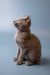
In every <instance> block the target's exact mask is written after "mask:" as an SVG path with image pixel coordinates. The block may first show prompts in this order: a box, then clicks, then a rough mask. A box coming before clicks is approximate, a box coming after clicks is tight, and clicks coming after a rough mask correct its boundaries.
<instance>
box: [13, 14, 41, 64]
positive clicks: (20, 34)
mask: <svg viewBox="0 0 50 75" xmlns="http://www.w3.org/2000/svg"><path fill="white" fill-rule="evenodd" d="M13 23H14V26H15V27H16V28H17V32H16V35H15V42H16V43H17V45H18V52H17V57H15V58H14V61H17V62H16V64H18V65H21V64H22V63H23V60H27V61H26V62H25V64H26V65H33V64H37V63H39V61H40V57H41V44H40V41H39V39H38V38H37V37H36V36H35V35H34V34H32V33H31V32H30V26H31V16H30V15H28V16H27V17H21V18H18V19H17V20H15V21H13Z"/></svg>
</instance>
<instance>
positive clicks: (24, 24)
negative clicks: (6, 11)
mask: <svg viewBox="0 0 50 75" xmlns="http://www.w3.org/2000/svg"><path fill="white" fill-rule="evenodd" d="M13 23H14V26H15V27H16V28H17V29H18V30H20V31H27V30H28V29H29V27H30V25H31V15H28V16H27V17H20V18H18V19H17V20H15V21H13Z"/></svg>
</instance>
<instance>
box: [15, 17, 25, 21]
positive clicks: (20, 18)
mask: <svg viewBox="0 0 50 75" xmlns="http://www.w3.org/2000/svg"><path fill="white" fill-rule="evenodd" d="M25 19H26V17H19V18H18V19H17V20H16V21H20V20H25Z"/></svg>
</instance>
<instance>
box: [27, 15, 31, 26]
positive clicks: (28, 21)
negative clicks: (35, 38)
mask: <svg viewBox="0 0 50 75" xmlns="http://www.w3.org/2000/svg"><path fill="white" fill-rule="evenodd" d="M28 24H31V15H30V14H29V15H28V16H27V17H26V25H28Z"/></svg>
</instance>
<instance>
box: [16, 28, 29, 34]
mask: <svg viewBox="0 0 50 75" xmlns="http://www.w3.org/2000/svg"><path fill="white" fill-rule="evenodd" d="M17 32H19V33H24V32H25V33H30V29H28V30H17Z"/></svg>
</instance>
